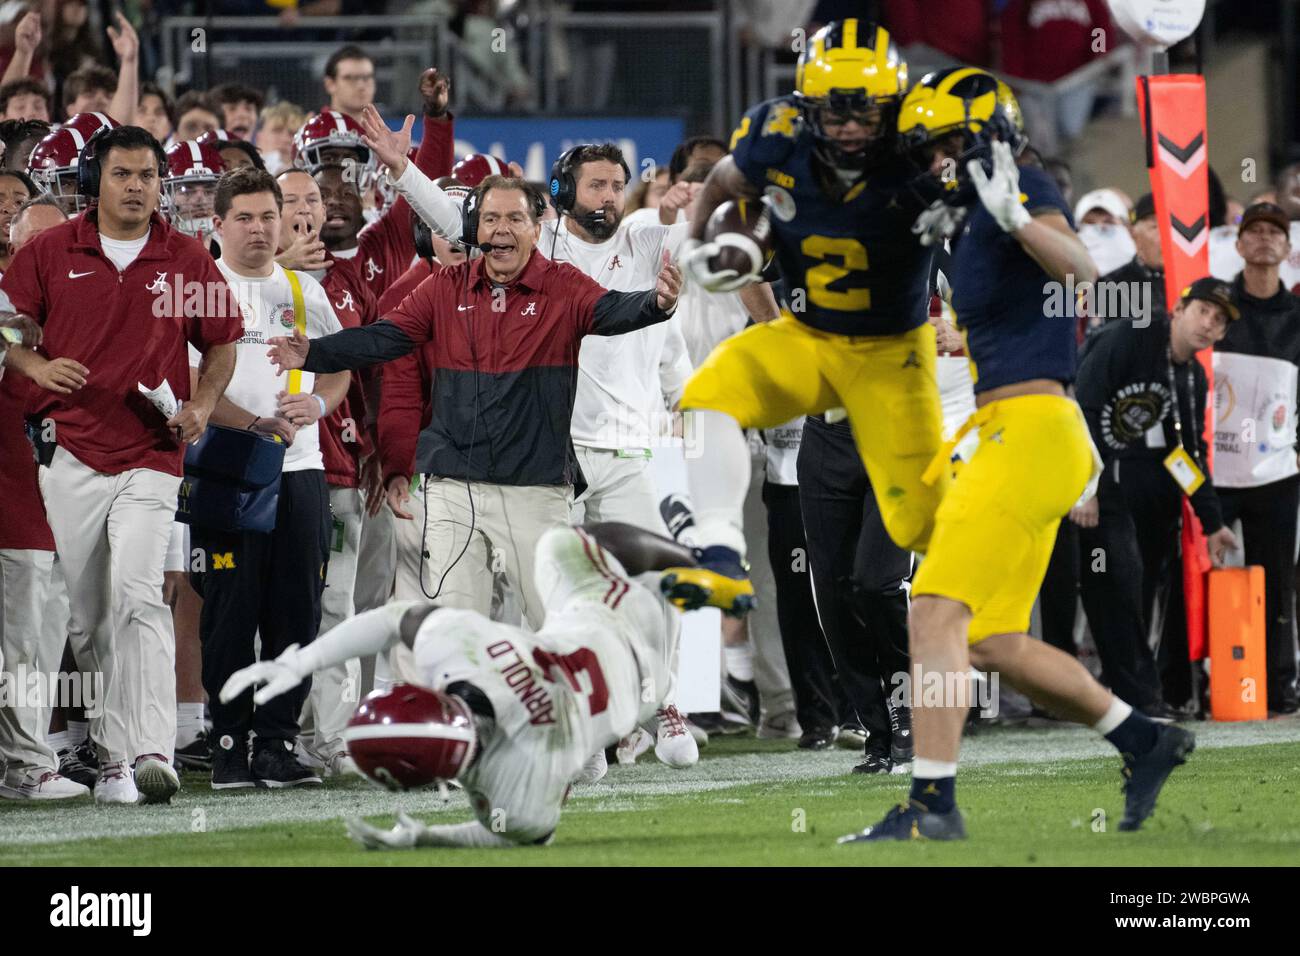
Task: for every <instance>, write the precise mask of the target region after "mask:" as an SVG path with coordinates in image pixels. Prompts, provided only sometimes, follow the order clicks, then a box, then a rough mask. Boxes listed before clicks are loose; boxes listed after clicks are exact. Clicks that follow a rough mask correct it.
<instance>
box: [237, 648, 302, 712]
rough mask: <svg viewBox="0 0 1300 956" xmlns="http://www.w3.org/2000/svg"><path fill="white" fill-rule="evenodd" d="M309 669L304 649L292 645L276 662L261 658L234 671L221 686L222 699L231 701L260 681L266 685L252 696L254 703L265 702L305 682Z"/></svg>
mask: <svg viewBox="0 0 1300 956" xmlns="http://www.w3.org/2000/svg"><path fill="white" fill-rule="evenodd" d="M306 676H307V671H306V670H305V667H304V665H303V663H302V651H301V649H300V648H299V647H298V645H297V644H290V645H289V646H288V647H287V648H285V650H284V653H283V654H281V655H280V656H279V657H277V658H276V659H275V660H273V661H258V662H257V663H256V664H250V665H249V666H248V667H245V668H243V669H241V670H237V671H235V673H233V674H231V675H230V679H229V680H227V681H226V683H225V686H223V687H222V688H221V701H222V703H225V704H228V703H230V702H231V701H232V700H234V699H235V698H236V697H238V696H239V695H240V694H242V693H243V692H244V691H246V690H248V688H250V687H254V686H256V685H257V684H265V685H266V686H264V687H263V688H261V689H260V690H259V691H258V692H257V693H256V694H254V695H253V703H255V704H265V703H266V702H267V701H271V700H274V699H275V698H277V697H279V696H280V695H281V694H283V693H286V692H288V691H291V690H293V689H294V688H295V687H297V686H298V685H299V684H301V683H302V681H303V678H304V677H306Z"/></svg>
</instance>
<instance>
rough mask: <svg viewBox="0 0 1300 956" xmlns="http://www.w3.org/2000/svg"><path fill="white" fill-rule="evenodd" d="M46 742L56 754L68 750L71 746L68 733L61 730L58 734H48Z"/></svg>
mask: <svg viewBox="0 0 1300 956" xmlns="http://www.w3.org/2000/svg"><path fill="white" fill-rule="evenodd" d="M45 742H46V743H47V744H49V745H50V749H51V750H53V751H54V752H55V753H56V754H57V753H58V752H59V751H60V750H67V749H68V746H69V744H68V732H67V731H66V730H60V731H59V732H58V733H57V734H46V735H45Z"/></svg>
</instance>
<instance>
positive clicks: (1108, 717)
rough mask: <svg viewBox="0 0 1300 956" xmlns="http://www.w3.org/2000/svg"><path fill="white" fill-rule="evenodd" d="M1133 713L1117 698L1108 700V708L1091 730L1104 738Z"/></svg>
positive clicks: (1131, 709) (1130, 708)
mask: <svg viewBox="0 0 1300 956" xmlns="http://www.w3.org/2000/svg"><path fill="white" fill-rule="evenodd" d="M1131 713H1133V708H1132V707H1130V706H1129V705H1128V704H1126V703H1124V702H1123V701H1122V700H1120V699H1119V698H1118V697H1112V698H1111V699H1110V707H1109V708H1107V710H1106V713H1104V714H1102V717H1101V720H1099V721H1097V722H1096V723H1095V724H1093V725H1092V729H1093V730H1095V731H1097V733H1099V734H1101V735H1102V736H1103V737H1105V736H1106V735H1107V734H1108V733H1110V732H1111V731H1112V730H1114V729H1115V728H1116V727H1118V726H1119V725H1120V724H1122V723H1124V721H1126V720H1128V716H1129V714H1131Z"/></svg>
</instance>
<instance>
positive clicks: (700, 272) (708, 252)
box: [677, 239, 758, 292]
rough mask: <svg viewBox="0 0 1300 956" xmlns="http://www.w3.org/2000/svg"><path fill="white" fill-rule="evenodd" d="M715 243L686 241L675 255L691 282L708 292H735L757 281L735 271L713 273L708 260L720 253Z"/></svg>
mask: <svg viewBox="0 0 1300 956" xmlns="http://www.w3.org/2000/svg"><path fill="white" fill-rule="evenodd" d="M721 248H722V247H721V246H719V245H718V243H716V242H701V241H700V240H698V239H687V240H686V241H685V242H684V243H682V246H681V249H680V251H679V252H678V253H677V264H678V265H679V266H680V267H681V270H682V272H684V273H685V274H686V275H687V276H689V277H690V279H691V281H692V282H694V283H695V284H696V285H698V286H700V288H702V289H707V290H708V291H709V292H735V291H736V290H737V289H739V288H741V287H743V286H747V285H749V284H750V283H751V282H756V281H758V277H757V276H753V275H741V274H740V273H739V272H737V271H736V270H735V269H720V270H718V271H716V272H715V271H714V270H713V269H712V268H711V267H710V266H709V260H710V259H712V258H713V257H714V256H716V255H717V254H718V252H719V251H721Z"/></svg>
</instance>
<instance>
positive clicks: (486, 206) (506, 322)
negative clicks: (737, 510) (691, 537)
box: [268, 176, 681, 628]
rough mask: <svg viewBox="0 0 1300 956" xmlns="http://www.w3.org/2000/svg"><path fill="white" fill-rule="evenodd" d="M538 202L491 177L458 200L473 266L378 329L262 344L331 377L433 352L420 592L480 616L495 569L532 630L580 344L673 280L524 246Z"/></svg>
mask: <svg viewBox="0 0 1300 956" xmlns="http://www.w3.org/2000/svg"><path fill="white" fill-rule="evenodd" d="M543 209H544V200H543V198H542V196H541V195H540V193H538V192H537V191H536V190H535V189H534V188H533V187H532V186H530V185H529V184H528V183H527V182H525V181H524V180H522V179H517V178H512V177H502V176H489V177H488V178H486V179H484V180H483V182H481V183H480V184H479V186H478V187H477V188H476V189H475V190H474V192H473V193H472V194H471V195H470V197H469V199H468V200H467V201H466V213H467V215H466V219H467V220H468V222H467V224H466V234H467V235H469V236H470V237H471V238H472V239H473V241H472V242H471V243H467V244H468V245H477V246H478V247H479V248H480V249H481V250H482V251H483V254H482V255H481V256H480V257H478V258H476V259H474V260H472V261H470V262H466V263H464V264H462V265H459V266H453V267H449V268H445V269H442V270H441V271H439V272H436V273H434V274H433V275H431V276H430V277H429V278H428V279H426V280H425V281H424V282H422V283H421V284H420V285H419V286H417V287H416V289H415V290H414V291H413V292H412V293H411V294H410V295H409V296H407V297H406V298H405V299H404V300H403V301H402V303H401V304H400V305H399V306H398V307H397V308H396V309H395V310H393V311H392V312H390V313H389V314H388V315H386V316H385V317H384V318H383V320H382V321H379V322H376V323H374V324H373V325H370V326H366V327H364V328H357V329H344V330H343V331H342V332H337V333H335V334H334V335H327V336H325V337H323V338H319V339H313V340H310V341H309V340H308V339H306V338H305V337H303V336H301V335H298V334H296V333H295V335H294V336H293V338H285V337H278V338H273V339H271V340H270V344H271V349H270V352H269V353H268V354H269V355H270V356H271V358H272V359H273V360H274V361H276V362H277V363H279V365H280V366H282V367H284V368H302V369H305V370H307V371H312V372H338V371H342V370H344V369H354V368H360V367H363V366H366V365H374V364H377V363H380V362H387V361H391V360H392V359H395V358H398V357H400V356H402V355H405V354H407V353H408V352H410V351H411V350H413V349H415V348H417V347H418V346H420V345H421V344H423V343H424V342H432V343H433V355H432V363H431V364H432V369H431V370H432V372H433V376H432V379H433V393H432V396H431V405H432V408H433V415H432V419H431V421H430V422H429V425H428V426H427V427H426V428H425V429H424V430H423V432H421V434H420V440H419V445H418V448H417V454H416V458H417V461H416V464H417V467H418V469H419V471H420V472H421V473H423V474H424V475H426V477H427V480H426V482H425V487H424V492H423V493H424V496H425V505H426V508H425V546H424V551H425V553H426V554H427V555H428V564H427V565H426V568H425V573H424V586H425V587H426V589H427V591H428V593H429V595H430V596H433V595H436V596H437V599H438V600H439V601H440V602H441V603H443V604H445V605H447V606H450V607H463V608H472V609H474V610H478V611H480V612H482V613H484V614H486V613H487V612H488V611H489V610H490V605H491V596H492V570H493V568H494V567H495V568H498V569H504V570H505V572H506V575H507V577H508V578H509V580H510V583H511V585H512V586H513V587H514V588H515V590H516V593H518V594H520V595H522V598H523V605H524V607H523V611H524V615H525V617H526V618H527V619H528V623H529V625H530V626H531V627H533V628H536V627H539V626H540V625H541V618H542V604H541V601H540V600H539V599H538V596H537V592H536V589H535V587H534V585H533V568H532V563H533V549H534V547H535V545H536V543H537V539H538V538H539V537H540V536H541V534H542V532H543V531H545V530H546V529H547V528H549V527H552V526H554V525H559V524H567V523H568V520H569V507H570V504H571V503H572V499H573V493H574V488H575V486H578V487H579V490H580V488H581V486H582V485H583V483H584V482H583V478H582V472H581V469H580V468H579V466H578V461H577V458H576V456H575V454H574V450H573V443H572V441H571V439H570V437H569V422H570V419H571V418H572V415H573V403H574V392H575V389H576V387H577V366H578V349H579V346H580V345H581V343H582V338H583V336H585V335H618V334H620V333H623V332H631V331H634V330H636V329H640V328H644V327H645V326H648V325H653V324H654V323H656V322H663V321H665V320H666V319H668V317H669V316H670V315H671V314H672V312H673V309H674V308H675V307H676V304H677V293H678V290H679V289H680V287H681V274H680V272H679V271H678V269H677V268H676V267H675V266H673V265H671V264H670V263H669V261H668V256H667V255H665V256H664V260H663V267H662V269H661V270H660V272H659V275H658V277H657V280H656V287H655V288H654V289H652V290H649V291H646V292H608V291H606V290H605V289H603V288H601V286H600V285H598V284H597V283H596V282H594V281H593V280H592V279H589V278H588V277H587V276H585V275H583V274H582V273H581V272H579V271H578V270H577V269H575V268H573V267H572V266H570V265H566V264H563V263H556V262H552V261H550V260H548V259H547V258H546V257H545V256H544V255H542V254H541V253H540V252H538V251H537V250H536V248H535V247H536V244H537V239H538V236H539V235H540V233H541V216H542V212H543Z"/></svg>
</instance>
